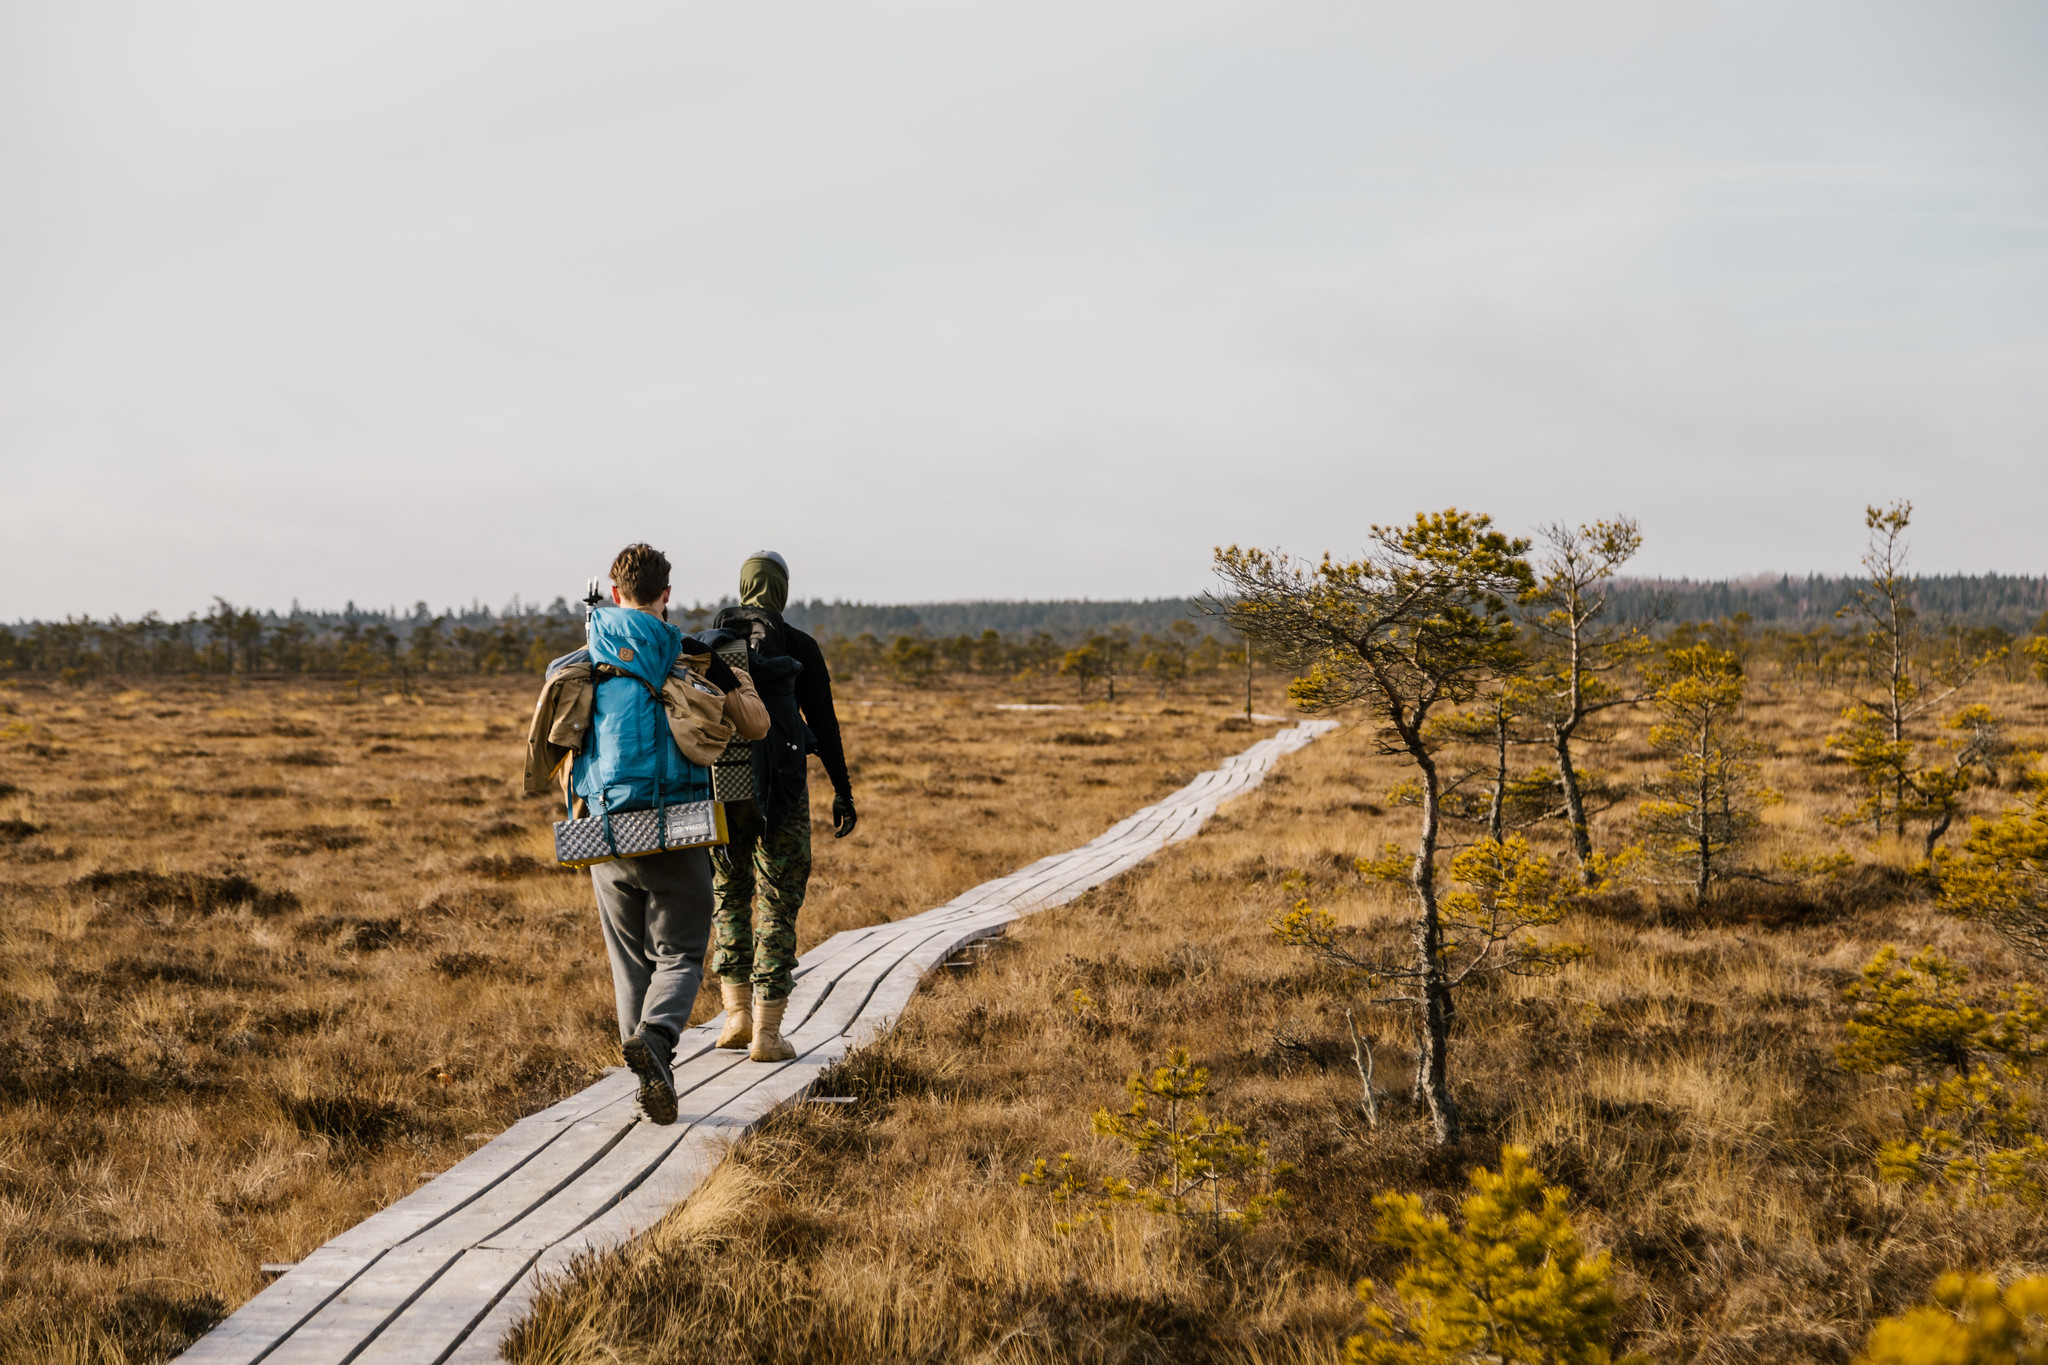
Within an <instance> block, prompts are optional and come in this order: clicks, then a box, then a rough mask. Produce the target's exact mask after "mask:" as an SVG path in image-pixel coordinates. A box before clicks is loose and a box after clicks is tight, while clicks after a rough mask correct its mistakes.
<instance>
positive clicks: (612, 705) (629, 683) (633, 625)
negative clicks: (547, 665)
mask: <svg viewBox="0 0 2048 1365" xmlns="http://www.w3.org/2000/svg"><path fill="white" fill-rule="evenodd" d="M588 629H589V638H590V663H591V666H592V668H593V669H594V671H595V672H596V675H597V677H596V700H595V703H594V705H593V707H592V715H591V720H590V737H589V739H588V740H586V741H585V742H584V745H583V748H582V749H580V750H579V751H578V752H577V754H576V762H575V766H574V767H572V768H571V769H570V779H569V787H570V790H571V791H573V792H574V793H575V794H576V795H578V796H580V797H582V798H583V800H584V801H585V802H586V803H587V804H588V805H589V807H590V813H591V814H592V815H607V814H615V813H618V812H621V811H629V810H657V809H660V808H662V807H666V806H677V805H683V804H685V803H687V802H691V801H709V800H710V799H711V770H710V769H709V768H706V767H704V766H702V765H701V764H696V763H692V762H691V761H690V760H689V759H687V758H685V757H684V756H683V751H682V750H681V749H679V748H677V747H676V741H675V736H674V735H672V734H670V733H669V728H668V712H667V709H666V708H665V707H664V706H663V705H662V702H661V688H662V684H663V683H665V682H666V681H667V680H668V674H669V669H670V668H671V667H673V666H674V664H675V661H676V656H677V654H678V653H680V652H681V649H682V638H683V637H682V633H681V632H680V631H678V630H677V629H676V628H675V627H674V626H671V625H669V624H668V623H667V622H665V621H663V620H661V619H660V618H658V617H656V616H653V615H650V614H649V613H647V612H644V611H635V610H633V609H632V608H630V607H598V608H596V609H595V610H593V611H592V612H591V613H590V621H589V624H588Z"/></svg>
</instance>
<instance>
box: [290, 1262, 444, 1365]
mask: <svg viewBox="0 0 2048 1365" xmlns="http://www.w3.org/2000/svg"><path fill="white" fill-rule="evenodd" d="M455 1256H456V1252H455V1251H454V1250H453V1249H451V1248H443V1247H395V1248H393V1249H392V1250H390V1251H387V1252H385V1253H383V1254H382V1255H381V1256H379V1257H378V1258H377V1259H376V1260H375V1261H374V1262H372V1263H371V1264H370V1266H369V1267H368V1268H367V1269H366V1270H364V1271H363V1273H362V1274H360V1275H358V1276H356V1277H355V1278H354V1279H353V1280H351V1281H349V1282H348V1284H347V1285H346V1286H344V1287H343V1289H342V1291H341V1292H340V1293H339V1294H336V1295H335V1296H334V1297H333V1298H332V1299H330V1300H328V1302H327V1304H326V1306H324V1307H323V1308H321V1310H320V1311H319V1312H317V1313H315V1314H314V1315H313V1316H312V1317H311V1318H308V1319H307V1320H306V1322H305V1323H304V1324H303V1325H301V1326H300V1327H299V1329H298V1330H297V1331H295V1332H293V1333H292V1334H291V1336H290V1337H289V1338H288V1339H287V1340H286V1341H284V1342H283V1343H282V1344H281V1345H279V1346H278V1348H277V1350H276V1351H275V1352H274V1353H272V1354H271V1355H268V1356H265V1357H264V1365H343V1362H345V1361H347V1360H349V1359H350V1358H352V1357H353V1356H354V1355H355V1353H356V1352H357V1351H358V1350H359V1349H361V1347H362V1345H363V1343H364V1342H365V1341H368V1340H369V1339H370V1338H372V1337H374V1336H376V1335H377V1333H378V1332H380V1331H382V1330H383V1329H384V1325H385V1324H386V1323H388V1322H390V1321H391V1320H392V1319H393V1318H395V1317H397V1316H398V1313H399V1310H400V1309H402V1308H404V1307H405V1306H406V1305H407V1304H409V1303H411V1302H412V1301H413V1300H414V1299H415V1298H417V1297H418V1296H419V1294H420V1292H421V1291H422V1290H424V1289H425V1288H426V1287H427V1285H428V1284H429V1283H431V1282H432V1281H433V1279H434V1277H435V1276H436V1275H438V1274H440V1273H441V1272H442V1271H443V1270H445V1269H447V1267H448V1263H449V1262H450V1261H453V1260H454V1259H455Z"/></svg>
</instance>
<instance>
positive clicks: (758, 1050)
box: [747, 995, 796, 1062]
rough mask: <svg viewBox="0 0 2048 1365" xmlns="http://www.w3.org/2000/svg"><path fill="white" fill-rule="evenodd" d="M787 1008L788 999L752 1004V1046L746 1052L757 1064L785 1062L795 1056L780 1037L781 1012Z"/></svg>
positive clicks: (786, 997)
mask: <svg viewBox="0 0 2048 1365" xmlns="http://www.w3.org/2000/svg"><path fill="white" fill-rule="evenodd" d="M788 1008H789V997H788V996H786V995H785V996H784V997H782V999H780V1000H757V1001H755V1002H754V1046H753V1047H752V1048H751V1049H750V1050H749V1051H748V1052H747V1055H748V1056H749V1057H752V1058H753V1059H754V1060H755V1061H757V1062H786V1061H788V1060H789V1059H790V1058H792V1057H794V1056H796V1049H795V1048H793V1047H791V1046H790V1045H789V1044H788V1042H786V1041H785V1040H784V1039H783V1036H782V1012H783V1011H784V1010H786V1009H788Z"/></svg>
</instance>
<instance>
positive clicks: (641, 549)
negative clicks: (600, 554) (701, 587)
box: [612, 541, 668, 607]
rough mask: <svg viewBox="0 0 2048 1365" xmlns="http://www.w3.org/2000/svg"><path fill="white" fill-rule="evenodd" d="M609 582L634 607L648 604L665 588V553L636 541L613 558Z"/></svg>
mask: <svg viewBox="0 0 2048 1365" xmlns="http://www.w3.org/2000/svg"><path fill="white" fill-rule="evenodd" d="M612 582H613V583H614V584H616V585H617V586H618V589H619V596H621V597H623V598H625V599H626V600H627V601H628V602H631V603H632V604H633V605H634V606H636V607H651V606H653V605H654V603H655V601H656V599H658V598H659V597H660V596H661V594H662V593H663V592H664V591H665V590H666V589H667V588H668V556H667V555H665V554H663V553H662V552H661V551H659V550H657V549H655V548H654V547H653V546H652V545H647V544H644V543H642V542H639V541H635V542H634V543H633V544H631V545H628V546H627V547H626V548H625V549H623V550H621V551H619V557H618V558H617V559H614V560H613V561H612Z"/></svg>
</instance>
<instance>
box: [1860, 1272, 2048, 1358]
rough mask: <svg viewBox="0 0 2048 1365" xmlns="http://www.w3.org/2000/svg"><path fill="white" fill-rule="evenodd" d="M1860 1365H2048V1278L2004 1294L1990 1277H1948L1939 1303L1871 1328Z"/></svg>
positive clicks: (1937, 1290)
mask: <svg viewBox="0 0 2048 1365" xmlns="http://www.w3.org/2000/svg"><path fill="white" fill-rule="evenodd" d="M1856 1365H2048V1276H2036V1277H2034V1278H2031V1279H2025V1280H2014V1281H2013V1282H2012V1284H2010V1285H2009V1286H2007V1287H2006V1288H2005V1289H2004V1290H2003V1291H2001V1290H2000V1289H1999V1287H1998V1281H1997V1280H1994V1279H1992V1278H1991V1277H1990V1276H1988V1275H1958V1274H1955V1273H1954V1272H1951V1273H1949V1274H1947V1275H1944V1276H1942V1277H1941V1279H1940V1280H1938V1281H1937V1282H1936V1283H1935V1286H1934V1302H1933V1303H1930V1304H1922V1305H1920V1306H1919V1307H1918V1308H1912V1309H1908V1310H1907V1311H1906V1312H1904V1313H1901V1314H1899V1315H1898V1316H1897V1317H1892V1318H1886V1319H1885V1320H1884V1321H1882V1322H1880V1323H1878V1324H1877V1326H1875V1327H1873V1328H1871V1329H1870V1337H1869V1340H1867V1341H1866V1342H1865V1343H1864V1345H1863V1354H1862V1355H1860V1356H1858V1357H1857V1358H1856Z"/></svg>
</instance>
